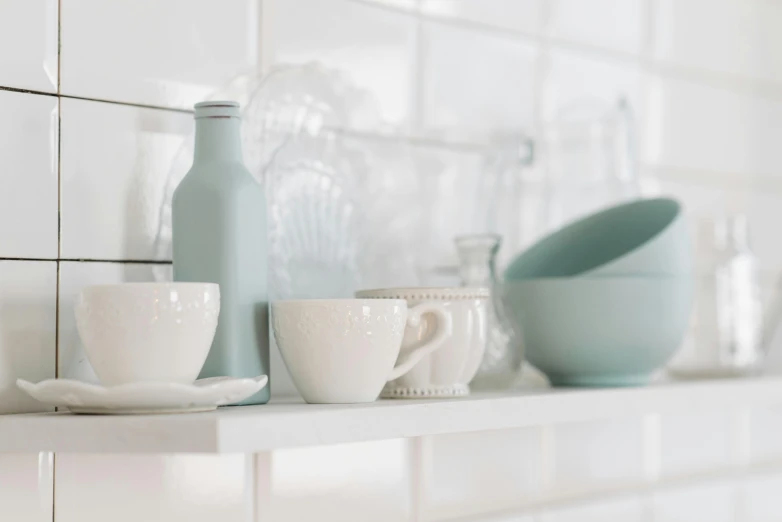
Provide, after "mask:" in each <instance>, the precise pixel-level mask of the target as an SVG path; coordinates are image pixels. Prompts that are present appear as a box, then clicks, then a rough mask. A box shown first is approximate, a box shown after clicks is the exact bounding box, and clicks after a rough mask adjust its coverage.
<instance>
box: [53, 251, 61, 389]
mask: <svg viewBox="0 0 782 522" xmlns="http://www.w3.org/2000/svg"><path fill="white" fill-rule="evenodd" d="M56 270H57V273H56V275H55V288H54V378H55V379H57V378H59V377H60V262H59V261H57V267H56Z"/></svg>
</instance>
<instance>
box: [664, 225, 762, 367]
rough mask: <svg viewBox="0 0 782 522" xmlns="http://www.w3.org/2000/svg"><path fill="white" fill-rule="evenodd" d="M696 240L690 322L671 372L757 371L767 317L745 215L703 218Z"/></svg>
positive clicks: (760, 359) (760, 358)
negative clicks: (764, 311) (694, 278)
mask: <svg viewBox="0 0 782 522" xmlns="http://www.w3.org/2000/svg"><path fill="white" fill-rule="evenodd" d="M697 240H698V242H697V249H698V252H697V258H698V270H697V274H696V281H695V283H696V284H695V288H696V295H695V310H694V314H693V318H692V327H691V330H690V334H689V336H688V338H687V340H686V341H685V346H684V348H683V349H682V351H681V353H680V354H678V355H677V357H676V358H675V359H674V360H673V361H672V363H671V367H670V370H671V373H672V374H674V375H676V376H680V377H686V378H698V377H727V376H734V375H735V376H738V375H744V374H746V373H750V372H753V371H755V370H757V369H758V367H759V365H760V363H761V361H762V357H763V338H762V337H763V317H762V303H761V300H760V285H759V281H758V268H757V259H756V256H755V254H754V253H753V252H752V250H751V249H750V246H749V240H748V232H747V220H746V216H744V215H734V216H730V217H728V218H725V219H718V220H716V221H713V220H708V221H704V222H702V223H701V224H700V226H699V230H698V237H697Z"/></svg>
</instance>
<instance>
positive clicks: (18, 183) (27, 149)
mask: <svg viewBox="0 0 782 522" xmlns="http://www.w3.org/2000/svg"><path fill="white" fill-rule="evenodd" d="M1 5H2V3H0V6H1ZM0 19H2V15H0ZM0 34H2V30H1V29H0ZM1 38H2V37H1V36H0V39H1ZM0 52H2V51H0ZM0 70H2V67H1V66H0ZM0 112H2V114H3V118H2V119H0V143H2V144H3V146H2V147H0V165H2V175H0V256H2V257H22V258H49V259H55V258H56V257H57V98H55V97H54V96H40V95H35V94H27V93H18V92H8V91H0Z"/></svg>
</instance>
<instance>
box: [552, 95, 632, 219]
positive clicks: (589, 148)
mask: <svg viewBox="0 0 782 522" xmlns="http://www.w3.org/2000/svg"><path fill="white" fill-rule="evenodd" d="M635 132H636V130H635V123H634V120H633V114H632V108H631V107H630V104H629V103H628V102H627V100H625V99H620V100H619V101H618V102H617V103H615V104H612V105H606V103H605V102H603V101H592V100H579V101H578V102H576V103H573V104H571V105H569V106H566V107H565V108H563V109H562V110H561V111H560V112H559V113H558V114H557V116H556V118H555V119H554V120H553V121H552V122H550V123H548V124H547V126H546V131H545V132H544V133H543V134H542V138H541V140H540V156H541V162H542V165H543V169H544V171H545V176H544V178H543V179H544V182H545V189H544V192H545V195H544V200H545V220H544V221H545V230H544V232H548V231H551V230H554V229H556V228H559V227H560V226H562V225H563V224H564V223H567V222H570V221H572V220H574V219H577V218H579V217H582V216H583V215H585V214H589V213H591V212H594V211H595V210H598V209H601V208H603V207H607V206H610V205H612V204H615V203H619V202H622V201H626V200H632V199H636V198H638V197H640V196H641V186H640V182H639V178H638V169H637V162H638V158H637V147H636V136H635Z"/></svg>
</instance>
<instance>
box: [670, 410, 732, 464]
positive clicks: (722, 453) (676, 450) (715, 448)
mask: <svg viewBox="0 0 782 522" xmlns="http://www.w3.org/2000/svg"><path fill="white" fill-rule="evenodd" d="M731 427H732V423H731V417H730V415H729V413H728V412H725V411H713V412H688V413H682V414H679V415H665V416H663V419H662V430H661V437H660V441H661V442H660V457H661V458H660V461H661V462H660V469H661V472H662V474H663V475H671V476H675V475H687V474H692V473H698V472H703V471H707V470H709V469H726V468H728V467H730V465H731V464H732V459H733V455H734V453H733V452H734V451H735V445H734V444H733V442H734V441H733V440H732V439H731V437H732V429H731Z"/></svg>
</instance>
